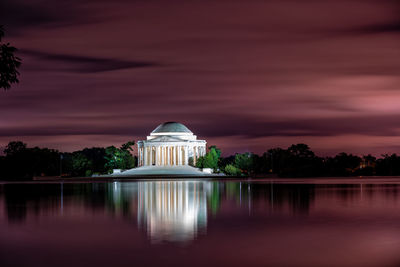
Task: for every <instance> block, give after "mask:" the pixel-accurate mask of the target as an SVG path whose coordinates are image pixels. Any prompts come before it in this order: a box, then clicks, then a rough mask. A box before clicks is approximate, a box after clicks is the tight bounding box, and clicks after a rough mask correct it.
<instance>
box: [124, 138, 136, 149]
mask: <svg viewBox="0 0 400 267" xmlns="http://www.w3.org/2000/svg"><path fill="white" fill-rule="evenodd" d="M134 145H135V141H133V140H132V141H128V142H126V143H125V144H122V145H121V149H122V150H129V151H133V149H132V146H134Z"/></svg>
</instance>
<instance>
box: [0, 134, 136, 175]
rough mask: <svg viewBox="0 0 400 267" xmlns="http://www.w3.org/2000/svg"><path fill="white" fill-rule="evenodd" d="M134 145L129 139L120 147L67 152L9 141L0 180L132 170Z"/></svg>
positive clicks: (1, 163) (0, 166)
mask: <svg viewBox="0 0 400 267" xmlns="http://www.w3.org/2000/svg"><path fill="white" fill-rule="evenodd" d="M134 144H135V142H134V141H129V142H126V143H125V144H123V145H122V146H121V147H115V146H109V147H105V148H104V147H92V148H84V149H82V150H78V151H74V152H72V153H69V152H59V151H58V150H55V149H49V148H39V147H32V148H29V147H27V145H26V144H25V143H23V142H21V141H12V142H9V143H8V145H7V146H6V148H5V149H4V151H3V152H4V156H0V170H1V172H0V179H3V180H16V179H23V180H29V179H32V178H33V177H37V176H66V177H83V176H92V175H100V174H107V173H111V172H112V170H113V169H131V168H134V167H135V166H136V162H137V158H136V157H135V156H133V155H132V151H133V148H132V146H134Z"/></svg>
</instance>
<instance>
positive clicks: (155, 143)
mask: <svg viewBox="0 0 400 267" xmlns="http://www.w3.org/2000/svg"><path fill="white" fill-rule="evenodd" d="M206 144H207V142H206V141H205V140H197V136H196V135H194V134H193V133H192V132H191V131H190V130H189V129H188V128H187V127H186V126H185V125H183V124H181V123H178V122H166V123H163V124H160V125H159V126H158V127H157V128H156V129H154V131H152V132H151V133H150V135H149V136H147V139H146V140H143V141H138V161H139V162H138V165H139V166H183V165H189V159H192V160H193V165H195V164H196V161H197V159H198V158H199V157H201V156H204V155H205V154H206Z"/></svg>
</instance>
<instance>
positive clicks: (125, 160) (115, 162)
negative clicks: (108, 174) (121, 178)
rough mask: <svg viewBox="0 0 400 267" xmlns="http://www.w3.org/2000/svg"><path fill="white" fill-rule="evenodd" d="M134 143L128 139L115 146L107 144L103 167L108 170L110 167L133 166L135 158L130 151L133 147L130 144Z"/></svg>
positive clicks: (129, 167) (127, 167)
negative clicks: (117, 146) (118, 146)
mask: <svg viewBox="0 0 400 267" xmlns="http://www.w3.org/2000/svg"><path fill="white" fill-rule="evenodd" d="M134 144H135V142H134V141H129V142H127V143H125V144H123V145H122V146H121V148H116V147H115V146H109V147H107V148H106V155H105V156H104V158H105V160H106V163H105V168H106V169H107V170H109V171H111V170H112V169H131V168H133V167H135V164H136V162H135V158H134V157H133V156H132V154H131V152H130V151H132V150H133V149H132V148H131V146H133V145H134Z"/></svg>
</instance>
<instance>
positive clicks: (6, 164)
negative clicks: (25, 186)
mask: <svg viewBox="0 0 400 267" xmlns="http://www.w3.org/2000/svg"><path fill="white" fill-rule="evenodd" d="M134 145H135V142H134V141H129V142H126V143H124V144H123V145H121V146H120V147H115V146H109V147H92V148H84V149H82V150H78V151H74V152H59V151H58V150H55V149H49V148H39V147H31V148H30V147H28V146H27V145H26V144H25V143H23V142H21V141H12V142H10V143H8V145H7V146H6V148H5V149H4V151H3V152H4V156H0V170H1V172H0V179H2V180H16V179H25V180H29V179H32V178H33V177H37V176H64V177H84V176H93V175H101V174H109V173H111V172H112V170H113V169H131V168H134V167H136V166H137V157H136V156H134V155H133V148H132V147H133V146H134ZM193 163H194V160H193V159H192V158H191V159H189V164H191V165H194V164H193ZM195 167H198V168H211V169H213V171H214V172H215V173H224V174H226V175H230V176H252V177H262V176H267V175H274V176H279V177H329V176H372V175H377V176H391V175H400V156H398V155H397V154H391V155H389V154H384V155H382V157H381V158H376V157H374V156H372V155H365V156H361V157H360V156H357V155H353V154H347V153H344V152H343V153H339V154H337V155H336V156H333V157H319V156H317V155H315V153H314V152H313V151H312V150H311V149H310V148H309V146H308V145H306V144H295V145H291V146H290V147H288V148H287V149H283V148H273V149H269V150H267V151H266V152H265V153H263V154H262V155H258V154H254V153H237V154H235V155H231V156H228V157H222V153H221V150H220V149H219V148H217V147H216V146H211V147H209V149H208V152H207V153H206V155H204V156H203V157H199V158H198V159H197V160H196V164H195Z"/></svg>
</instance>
